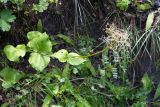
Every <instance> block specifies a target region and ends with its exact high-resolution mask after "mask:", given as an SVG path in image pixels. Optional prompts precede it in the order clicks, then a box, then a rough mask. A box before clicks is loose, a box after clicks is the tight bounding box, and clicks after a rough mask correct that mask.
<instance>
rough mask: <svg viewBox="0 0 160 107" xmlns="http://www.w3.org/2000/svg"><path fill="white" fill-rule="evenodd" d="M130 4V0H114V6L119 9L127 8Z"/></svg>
mask: <svg viewBox="0 0 160 107" xmlns="http://www.w3.org/2000/svg"><path fill="white" fill-rule="evenodd" d="M129 4H130V0H117V1H116V6H117V7H118V8H119V9H120V10H124V11H125V10H127V9H128V6H129Z"/></svg>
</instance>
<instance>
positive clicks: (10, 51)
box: [4, 44, 26, 62]
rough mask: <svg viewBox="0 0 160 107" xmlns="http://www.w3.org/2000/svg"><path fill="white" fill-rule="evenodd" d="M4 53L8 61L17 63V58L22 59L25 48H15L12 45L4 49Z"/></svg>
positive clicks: (23, 46) (21, 46)
mask: <svg viewBox="0 0 160 107" xmlns="http://www.w3.org/2000/svg"><path fill="white" fill-rule="evenodd" d="M4 53H5V54H6V56H7V58H8V59H9V60H10V61H14V62H18V61H19V57H20V56H21V57H24V56H25V54H26V46H25V45H24V44H21V45H17V46H16V48H15V47H14V46H12V45H7V46H5V47H4Z"/></svg>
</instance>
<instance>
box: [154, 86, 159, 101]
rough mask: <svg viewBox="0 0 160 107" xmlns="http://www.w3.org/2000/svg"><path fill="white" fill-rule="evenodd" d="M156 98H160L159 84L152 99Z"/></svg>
mask: <svg viewBox="0 0 160 107" xmlns="http://www.w3.org/2000/svg"><path fill="white" fill-rule="evenodd" d="M158 97H160V84H159V85H158V87H157V89H156V93H155V95H154V99H157V98H158Z"/></svg>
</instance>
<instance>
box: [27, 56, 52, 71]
mask: <svg viewBox="0 0 160 107" xmlns="http://www.w3.org/2000/svg"><path fill="white" fill-rule="evenodd" d="M49 62H50V57H48V56H45V55H41V54H39V53H31V54H30V57H29V63H30V64H31V65H32V67H33V68H35V69H36V70H37V71H42V70H43V69H44V68H46V67H47V65H48V64H49Z"/></svg>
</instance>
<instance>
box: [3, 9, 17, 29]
mask: <svg viewBox="0 0 160 107" xmlns="http://www.w3.org/2000/svg"><path fill="white" fill-rule="evenodd" d="M15 19H16V17H15V16H14V15H12V11H10V10H2V11H0V29H2V31H9V30H10V28H11V25H10V23H11V22H13V21H14V20H15Z"/></svg>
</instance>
